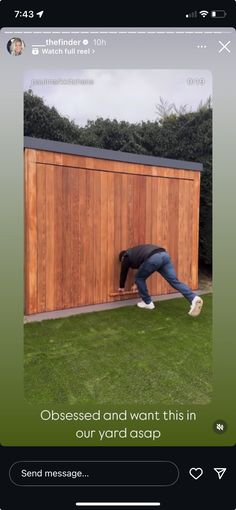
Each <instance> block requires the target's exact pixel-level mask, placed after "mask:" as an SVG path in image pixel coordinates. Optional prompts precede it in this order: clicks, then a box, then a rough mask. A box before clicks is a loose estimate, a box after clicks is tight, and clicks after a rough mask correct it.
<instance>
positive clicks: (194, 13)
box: [185, 0, 236, 18]
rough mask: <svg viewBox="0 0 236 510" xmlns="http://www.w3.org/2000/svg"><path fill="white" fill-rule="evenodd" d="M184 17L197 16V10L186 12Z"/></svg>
mask: <svg viewBox="0 0 236 510" xmlns="http://www.w3.org/2000/svg"><path fill="white" fill-rule="evenodd" d="M235 1H236V0H235ZM185 17H186V18H197V11H193V12H190V14H186V16H185Z"/></svg>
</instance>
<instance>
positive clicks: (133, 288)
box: [131, 283, 138, 292]
mask: <svg viewBox="0 0 236 510" xmlns="http://www.w3.org/2000/svg"><path fill="white" fill-rule="evenodd" d="M131 290H132V292H137V291H138V287H137V285H136V283H134V284H133V285H132V287H131Z"/></svg>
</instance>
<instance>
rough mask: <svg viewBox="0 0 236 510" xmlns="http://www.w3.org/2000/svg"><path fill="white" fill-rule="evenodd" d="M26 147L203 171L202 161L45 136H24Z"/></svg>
mask: <svg viewBox="0 0 236 510" xmlns="http://www.w3.org/2000/svg"><path fill="white" fill-rule="evenodd" d="M24 147H25V148H26V149H36V150H42V151H51V152H61V153H62V154H71V155H72V156H87V157H90V158H98V159H109V160H112V161H121V162H124V163H136V164H139V165H150V166H161V167H168V168H178V169H181V170H192V171H197V172H201V171H202V170H203V165H202V163H197V162H196V163H195V162H193V161H182V160H179V159H169V158H158V157H156V156H144V155H143V154H133V153H132V152H121V151H112V150H107V149H98V148H97V147H87V146H83V145H76V144H73V143H64V142H54V141H53V140H44V139H43V138H33V137H30V136H25V137H24Z"/></svg>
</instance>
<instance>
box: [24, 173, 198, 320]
mask: <svg viewBox="0 0 236 510" xmlns="http://www.w3.org/2000/svg"><path fill="white" fill-rule="evenodd" d="M194 203H196V197H195V195H194V181H193V180H191V179H189V180H188V179H186V180H185V179H179V178H166V177H163V178H162V177H152V176H145V175H133V174H129V173H119V172H107V171H100V170H86V169H82V168H70V167H63V166H60V165H53V164H43V163H28V164H27V165H26V171H25V313H26V314H32V313H37V312H43V311H50V310H57V309H63V308H70V307H76V306H82V305H90V304H95V303H104V302H109V301H112V300H114V297H111V296H110V294H111V293H112V292H115V291H116V290H117V288H118V286H119V269H120V267H119V263H118V254H119V251H120V250H122V249H125V248H128V247H129V246H133V245H136V244H141V243H157V244H160V245H163V246H164V247H166V248H167V249H168V250H169V252H170V254H171V256H172V259H173V262H174V263H175V266H176V269H177V272H178V275H179V277H180V278H181V279H183V280H184V281H185V282H186V283H188V284H190V285H192V286H193V287H194V286H195V287H196V285H197V262H196V254H197V244H198V235H197V231H196V227H194V224H195V222H196V218H194V217H193V215H194ZM193 255H194V256H193ZM132 283H133V279H132V274H130V275H129V278H128V280H127V287H129V286H130V285H131V284H132ZM149 288H150V290H151V293H152V294H153V295H157V294H164V293H168V292H172V291H173V289H171V288H170V287H169V286H168V284H167V283H166V282H165V281H164V280H163V279H162V278H161V277H160V275H157V274H155V275H153V276H152V277H151V278H150V280H149Z"/></svg>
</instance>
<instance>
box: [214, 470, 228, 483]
mask: <svg viewBox="0 0 236 510" xmlns="http://www.w3.org/2000/svg"><path fill="white" fill-rule="evenodd" d="M226 469H227V468H214V471H215V472H216V473H217V475H218V478H219V480H221V478H222V476H224V474H225V471H226Z"/></svg>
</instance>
